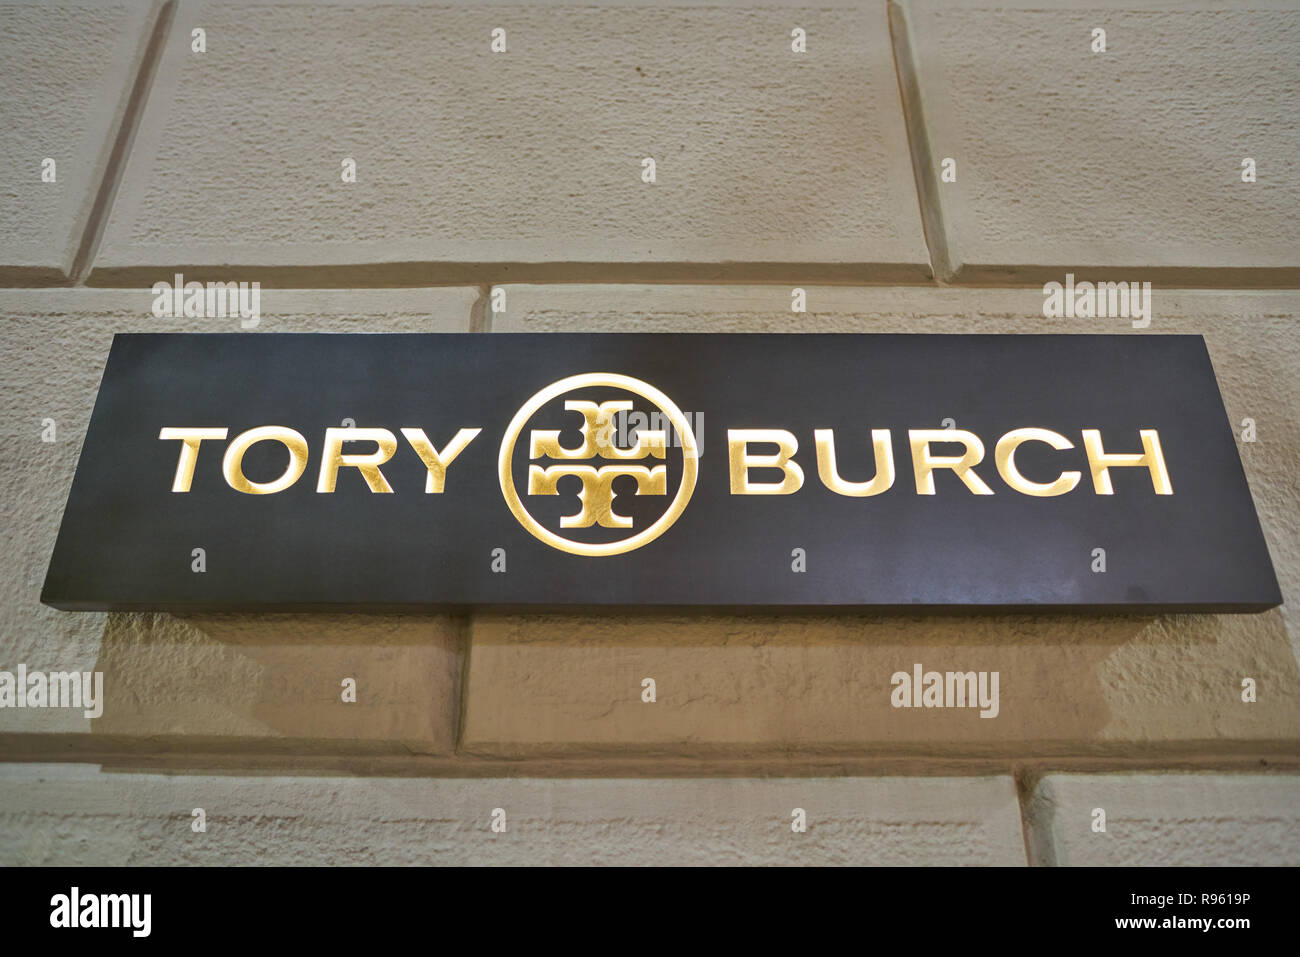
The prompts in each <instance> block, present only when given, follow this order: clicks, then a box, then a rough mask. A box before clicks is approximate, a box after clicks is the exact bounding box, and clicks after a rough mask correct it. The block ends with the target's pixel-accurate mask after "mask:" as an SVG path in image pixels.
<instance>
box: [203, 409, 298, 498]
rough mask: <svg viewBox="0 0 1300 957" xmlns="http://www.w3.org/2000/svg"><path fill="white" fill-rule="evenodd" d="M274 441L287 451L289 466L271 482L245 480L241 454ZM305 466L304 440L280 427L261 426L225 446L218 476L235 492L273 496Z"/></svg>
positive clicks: (292, 480) (282, 489) (295, 477)
mask: <svg viewBox="0 0 1300 957" xmlns="http://www.w3.org/2000/svg"><path fill="white" fill-rule="evenodd" d="M266 441H276V442H279V443H281V444H282V445H283V446H284V447H285V448H287V449H288V450H289V466H288V468H286V469H285V470H284V474H283V475H281V476H280V477H279V478H278V479H276V480H275V481H274V482H266V483H259V482H250V481H249V480H248V479H247V478H245V477H244V470H243V463H244V453H245V452H247V451H248V449H249V448H250V447H251V446H253V445H255V444H257V443H258V442H266ZM306 467H307V440H306V439H304V438H303V437H302V436H301V435H299V434H298V433H297V432H295V431H294V430H293V429H286V428H284V427H282V426H279V425H264V426H262V427H261V428H258V429H249V430H248V431H247V432H244V433H243V434H241V435H237V436H235V440H234V441H233V442H231V443H230V444H229V445H228V446H226V457H225V458H224V459H222V461H221V473H222V474H223V475H224V476H225V477H226V484H227V485H229V486H230V487H231V488H233V489H235V490H236V491H238V492H246V493H248V494H249V495H272V494H274V493H276V492H283V491H284V490H285V489H287V488H288V487H289V486H290V485H292V484H293V483H294V482H296V481H298V476H300V475H302V470H303V469H305V468H306Z"/></svg>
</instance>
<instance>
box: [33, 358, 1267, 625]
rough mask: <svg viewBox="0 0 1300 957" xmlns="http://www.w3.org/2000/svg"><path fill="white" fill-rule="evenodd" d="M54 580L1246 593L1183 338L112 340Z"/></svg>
mask: <svg viewBox="0 0 1300 957" xmlns="http://www.w3.org/2000/svg"><path fill="white" fill-rule="evenodd" d="M42 600H43V601H44V602H46V603H47V604H50V605H53V606H55V607H56V608H64V609H73V610H77V609H160V610H161V609H172V610H180V609H208V610H222V609H267V610H270V609H285V610H290V609H304V610H305V609H344V608H440V607H454V606H494V607H519V608H523V607H557V608H558V607H568V608H593V607H604V606H650V605H662V606H678V607H686V606H713V607H727V608H733V609H734V608H746V607H755V606H761V607H767V608H773V607H788V608H796V607H801V606H811V607H816V608H908V609H927V608H930V609H933V608H949V607H963V608H980V607H989V608H1003V609H1021V610H1032V609H1047V610H1058V611H1059V610H1064V609H1076V610H1085V609H1092V610H1107V609H1111V610H1134V611H1144V610H1147V611H1154V610H1203V611H1258V610H1263V609H1266V608H1270V607H1272V606H1274V605H1277V604H1279V603H1280V601H1281V595H1280V594H1279V591H1278V585H1277V580H1276V578H1275V576H1274V573H1273V569H1272V565H1271V564H1270V561H1269V557H1268V550H1267V548H1266V546H1265V543H1264V538H1263V535H1262V533H1261V531H1260V526H1259V521H1258V519H1257V518H1256V515H1255V510H1254V506H1253V504H1252V502H1251V499H1250V493H1249V491H1248V489H1247V486H1246V480H1245V476H1244V474H1243V471H1242V467H1241V463H1240V461H1239V459H1238V456H1237V449H1236V445H1235V440H1234V436H1233V434H1232V432H1231V430H1230V428H1229V423H1228V420H1227V416H1226V414H1225V411H1224V407H1223V402H1222V400H1221V398H1220V396H1219V391H1218V387H1217V385H1216V383H1215V379H1214V372H1213V369H1212V368H1211V365H1210V359H1209V356H1208V354H1207V352H1206V348H1205V344H1204V341H1203V340H1202V339H1201V338H1200V337H1199V336H1136V335H1123V336H1087V335H1082V336H1067V335H1055V336H1039V335H1032V336H1031V335H1024V336H992V335H988V336H969V335H811V334H810V335H670V334H651V335H639V334H638V335H631V334H616V335H569V334H563V335H562V334H555V335H531V334H529V335H473V334H466V335H432V334H431V335H270V334H243V335H240V334H234V335H225V334H213V335H165V334H159V335H119V336H117V337H116V338H115V339H114V343H113V348H112V351H111V353H110V355H109V359H108V365H107V368H106V369H105V372H104V378H103V383H102V385H101V388H100V394H99V399H98V402H97V403H96V406H95V411H94V414H93V416H92V418H91V422H90V428H89V432H88V434H87V437H86V440H85V444H84V447H83V449H82V454H81V460H80V462H79V464H78V467H77V474H76V478H75V480H74V482H73V487H72V493H71V495H70V497H69V500H68V505H67V508H66V510H65V513H64V517H63V524H62V527H61V529H60V532H59V537H58V542H57V544H56V546H55V550H54V555H53V558H52V560H51V562H50V569H49V574H48V577H47V579H46V583H45V589H44V592H43V593H42Z"/></svg>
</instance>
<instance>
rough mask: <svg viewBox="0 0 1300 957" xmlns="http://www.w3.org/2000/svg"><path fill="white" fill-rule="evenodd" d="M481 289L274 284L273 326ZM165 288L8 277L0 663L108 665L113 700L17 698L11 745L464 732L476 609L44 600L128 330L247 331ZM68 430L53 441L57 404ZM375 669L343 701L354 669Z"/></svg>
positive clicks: (267, 301)
mask: <svg viewBox="0 0 1300 957" xmlns="http://www.w3.org/2000/svg"><path fill="white" fill-rule="evenodd" d="M476 300H477V291H476V290H473V289H451V288H448V289H419V290H414V289H412V290H400V291H384V292H379V291H368V292H299V291H287V290H272V289H268V290H263V293H262V301H261V306H262V317H261V322H260V324H259V325H258V327H257V329H256V330H254V331H250V332H248V333H247V334H248V335H257V334H258V332H417V331H430V332H436V331H465V330H467V329H468V327H469V317H470V312H471V309H472V308H473V307H474V304H475V302H476ZM152 303H153V296H152V294H151V292H150V291H149V290H148V289H131V290H111V291H110V290H87V289H66V290H44V291H36V292H31V291H9V292H0V354H3V355H4V356H5V357H6V362H7V369H6V376H7V381H8V382H10V383H11V385H10V387H8V388H6V389H4V390H3V391H0V423H2V424H0V443H3V444H2V445H0V449H2V450H3V456H2V457H0V504H2V507H3V512H4V514H5V518H6V531H7V533H8V539H9V542H8V545H7V547H6V548H4V549H0V669H6V670H11V671H12V670H13V668H14V667H15V666H16V665H17V664H18V663H19V662H22V663H25V664H26V665H27V666H28V668H29V669H30V670H43V671H52V670H60V671H62V670H77V671H102V672H104V686H105V687H104V691H105V698H106V704H105V710H104V714H103V716H102V717H101V718H99V719H96V720H93V721H91V720H87V719H86V718H85V717H84V715H83V713H82V712H81V711H77V710H70V709H39V710H30V709H10V708H5V709H3V710H0V750H4V751H10V752H12V753H20V752H32V751H35V752H43V753H57V752H59V751H61V750H63V749H65V748H76V749H86V748H92V749H108V750H122V749H127V750H154V751H166V750H171V749H182V750H202V749H205V748H227V749H229V748H234V749H240V748H243V749H250V750H256V749H268V748H271V749H284V750H289V749H297V750H299V751H316V750H321V749H347V750H349V751H366V750H376V749H378V750H401V751H408V750H416V751H421V752H438V751H445V750H448V749H450V748H451V746H452V744H453V742H454V735H455V717H456V714H457V709H458V706H459V705H458V701H457V698H456V689H457V681H458V676H459V671H460V654H459V648H460V643H461V640H462V639H461V633H462V630H463V628H462V624H461V622H459V621H458V620H456V619H453V618H448V617H445V616H437V617H435V616H340V615H294V616H287V615H286V616H275V615H260V616H254V615H203V616H200V615H193V616H186V617H184V618H181V617H173V616H170V615H163V614H159V615H145V614H139V615H137V614H129V615H128V614H109V615H105V614H102V613H73V612H61V611H55V610H54V609H52V608H47V607H45V606H43V605H41V604H40V603H39V600H38V596H39V594H40V589H41V583H42V581H43V580H44V578H45V570H46V566H47V564H48V562H49V556H50V552H51V550H52V549H53V547H54V538H55V535H56V534H57V532H58V526H59V519H60V516H61V515H62V513H63V505H64V502H65V501H66V500H67V495H68V490H69V488H70V487H71V484H72V475H73V471H74V469H75V467H76V460H77V454H78V451H79V449H80V447H81V442H82V440H83V438H84V437H85V428H86V423H87V421H88V420H89V416H90V411H91V408H92V406H93V403H94V399H95V394H96V391H97V389H98V386H99V378H100V375H101V373H102V371H103V367H104V361H105V359H106V358H107V356H108V348H109V344H110V342H111V340H112V335H113V333H114V332H169V331H170V332H198V331H209V332H210V331H238V329H239V324H238V320H221V319H184V318H181V319H156V318H154V317H153V315H152V314H151V312H150V308H151V305H152ZM47 418H50V419H54V421H55V424H56V429H57V432H56V439H57V441H55V442H53V443H45V442H42V441H41V433H42V430H43V427H44V424H43V420H45V419H47ZM345 677H353V678H356V679H357V685H358V700H357V702H356V703H355V704H347V705H345V704H343V703H342V702H341V700H340V682H341V681H342V679H343V678H345Z"/></svg>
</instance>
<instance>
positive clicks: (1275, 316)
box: [462, 285, 1300, 759]
mask: <svg viewBox="0 0 1300 957" xmlns="http://www.w3.org/2000/svg"><path fill="white" fill-rule="evenodd" d="M505 292H506V307H505V311H504V312H503V313H499V314H496V315H494V316H492V320H491V321H492V327H493V328H494V329H496V330H500V331H511V330H530V331H532V330H538V331H540V330H556V331H571V332H572V331H594V330H608V331H652V330H659V331H675V332H699V331H718V332H723V331H729V332H735V331H746V330H748V331H755V332H758V331H766V332H788V331H800V330H802V331H824V332H954V333H955V332H979V333H1032V332H1117V333H1125V334H1131V335H1144V334H1151V333H1161V332H1163V333H1202V334H1204V335H1205V337H1206V340H1207V342H1208V344H1209V350H1210V355H1211V357H1212V359H1213V362H1214V365H1215V369H1216V373H1217V376H1218V378H1219V382H1220V386H1221V389H1222V391H1223V394H1224V398H1225V401H1226V404H1227V410H1228V414H1229V417H1230V419H1231V420H1232V421H1233V422H1234V423H1239V422H1240V421H1241V419H1243V418H1245V417H1247V416H1250V417H1253V418H1255V419H1256V421H1257V429H1258V436H1259V437H1258V440H1257V441H1256V442H1255V443H1253V444H1242V445H1241V449H1242V460H1243V464H1244V466H1245V468H1246V472H1247V476H1248V479H1249V481H1250V484H1251V489H1252V493H1253V496H1254V499H1255V502H1256V505H1257V508H1258V511H1259V514H1260V519H1261V523H1262V525H1263V528H1264V532H1265V535H1266V538H1267V540H1268V543H1269V547H1270V550H1271V553H1272V556H1273V560H1274V564H1275V566H1276V569H1277V573H1278V577H1279V580H1280V581H1281V585H1282V592H1283V596H1284V598H1286V597H1290V596H1293V595H1295V594H1297V593H1300V591H1297V590H1298V589H1300V526H1298V525H1297V522H1296V516H1297V514H1300V509H1298V508H1297V505H1298V504H1300V503H1298V502H1297V498H1298V497H1300V493H1298V492H1297V487H1296V483H1295V479H1294V476H1295V475H1296V474H1297V468H1300V439H1298V438H1297V437H1296V435H1295V432H1294V429H1293V428H1292V427H1291V423H1292V422H1293V421H1294V420H1295V419H1296V417H1297V415H1300V387H1298V386H1297V376H1296V370H1297V369H1298V368H1300V321H1298V320H1300V294H1297V293H1294V292H1280V291H1278V292H1255V293H1226V292H1224V293H1219V292H1189V291H1183V290H1171V291H1157V293H1156V298H1155V300H1154V319H1153V323H1152V326H1151V328H1150V329H1149V330H1144V331H1138V330H1134V329H1132V327H1131V325H1130V324H1129V323H1127V322H1123V321H1117V320H1091V321H1085V320H1076V321H1072V322H1071V321H1065V320H1048V319H1044V318H1043V317H1042V314H1041V308H1042V301H1043V297H1042V294H1041V292H1040V291H1039V290H1031V289H1016V290H997V291H994V290H971V289H935V290H919V289H882V288H846V287H809V288H808V289H807V293H808V309H809V312H808V313H807V314H806V315H794V314H792V313H791V312H790V311H789V310H790V298H789V288H788V287H784V286H777V285H772V286H749V287H723V286H672V287H668V286H599V287H591V286H507V287H505ZM1297 644H1298V642H1297V635H1296V628H1295V624H1294V615H1293V613H1291V612H1289V611H1287V610H1286V609H1285V608H1283V609H1274V610H1272V611H1269V612H1266V613H1263V614H1258V615H1168V616H1150V617H1133V616H1102V615H1095V616H1094V615H1081V616H1063V615H1056V616H1053V615H1043V616H1032V615H1016V616H1002V615H974V614H972V615H957V616H911V617H909V616H902V615H899V616H878V615H877V616H873V615H869V614H864V615H857V616H843V617H831V616H824V615H816V614H807V615H798V616H793V615H792V616H786V617H780V616H760V615H754V616H748V615H731V616H723V615H712V614H705V615H692V616H685V615H668V614H658V615H646V616H633V615H619V614H608V615H600V616H581V617H578V616H559V615H526V616H511V615H501V614H482V615H478V616H476V617H475V620H474V623H473V626H472V641H471V652H470V665H469V672H468V686H467V710H466V719H465V720H466V723H465V730H464V734H463V739H462V746H463V747H464V748H465V749H466V750H468V751H470V752H474V753H483V754H506V755H520V754H566V753H574V754H582V753H594V752H609V751H620V752H636V753H641V752H645V753H657V754H663V753H671V754H733V755H734V754H763V753H784V752H788V751H796V752H799V753H827V754H841V753H867V754H881V755H908V756H929V757H935V758H940V757H947V756H975V757H1002V758H1007V759H1023V758H1026V757H1029V756H1033V755H1091V756H1126V757H1132V756H1140V757H1143V758H1151V759H1166V758H1171V759H1172V758H1176V757H1183V756H1188V755H1197V756H1201V757H1223V758H1231V759H1240V757H1241V756H1243V755H1250V754H1256V753H1258V754H1261V755H1270V754H1273V755H1292V756H1294V755H1295V754H1297V753H1300V697H1298V693H1300V672H1298V671H1297V665H1296V655H1295V648H1296V646H1297ZM918 662H919V663H921V664H922V665H923V666H924V668H925V670H938V671H949V670H953V671H958V670H959V671H969V670H975V671H994V670H996V671H998V672H999V673H1000V698H1001V702H1000V704H1001V710H1000V713H999V715H998V716H997V717H996V718H990V719H982V718H979V717H978V715H977V714H976V713H975V712H974V711H971V710H961V709H955V710H937V709H936V710H925V709H917V710H913V709H894V708H892V707H891V705H890V700H889V694H890V690H891V685H890V678H891V676H892V674H893V673H894V672H896V671H910V670H911V669H912V668H913V666H914V665H915V664H916V663H918ZM644 677H653V678H655V679H656V682H657V688H658V701H657V702H656V703H654V704H644V703H642V701H641V698H640V688H641V685H640V682H641V680H642V679H643V678H644ZM1244 677H1251V678H1254V679H1255V681H1256V683H1257V686H1258V700H1257V701H1256V702H1255V703H1253V704H1247V703H1244V702H1242V701H1241V681H1242V679H1243V678H1244Z"/></svg>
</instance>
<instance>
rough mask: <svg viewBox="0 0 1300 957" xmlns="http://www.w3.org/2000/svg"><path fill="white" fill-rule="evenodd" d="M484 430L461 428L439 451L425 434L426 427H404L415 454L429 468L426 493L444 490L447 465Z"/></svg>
mask: <svg viewBox="0 0 1300 957" xmlns="http://www.w3.org/2000/svg"><path fill="white" fill-rule="evenodd" d="M482 431H483V430H482V429H461V430H460V431H459V432H457V433H456V434H455V436H453V437H452V440H451V441H450V442H448V443H447V447H446V448H445V449H443V450H442V451H441V452H439V451H438V450H437V449H435V448H434V447H433V443H432V442H430V441H429V437H428V436H427V435H425V434H424V429H402V435H404V436H406V441H407V442H410V443H411V448H413V449H415V454H416V455H418V456H419V457H420V461H421V462H423V463H424V467H425V468H426V469H428V470H429V477H428V478H426V479H425V480H424V493H425V494H426V495H428V494H430V493H435V492H441V491H442V487H443V483H445V482H446V481H447V466H448V465H450V464H451V463H452V462H454V461H455V460H456V456H458V455H460V453H461V452H463V451H464V450H465V446H467V445H469V444H470V442H472V441H473V440H474V436H476V435H478V434H479V433H480V432H482Z"/></svg>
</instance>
